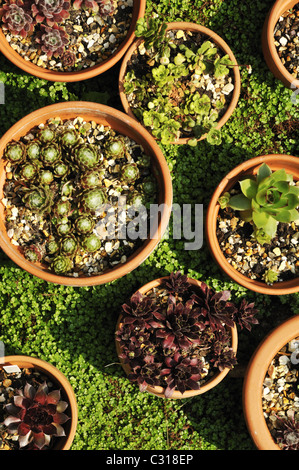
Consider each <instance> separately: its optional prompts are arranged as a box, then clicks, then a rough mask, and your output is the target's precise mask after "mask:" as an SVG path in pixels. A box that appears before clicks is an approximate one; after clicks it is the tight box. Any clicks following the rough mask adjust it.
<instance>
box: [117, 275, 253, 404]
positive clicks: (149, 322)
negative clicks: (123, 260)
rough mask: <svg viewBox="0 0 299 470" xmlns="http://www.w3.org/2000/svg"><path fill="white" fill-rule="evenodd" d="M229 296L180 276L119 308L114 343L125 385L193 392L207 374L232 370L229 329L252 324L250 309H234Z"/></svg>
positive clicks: (250, 306) (245, 305)
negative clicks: (125, 367)
mask: <svg viewBox="0 0 299 470" xmlns="http://www.w3.org/2000/svg"><path fill="white" fill-rule="evenodd" d="M229 297H230V293H229V292H228V291H224V292H219V293H216V292H214V291H213V290H212V289H210V288H209V287H208V286H207V285H206V284H204V283H201V286H200V288H197V287H196V289H195V288H193V286H192V284H190V283H189V282H188V278H187V276H185V275H182V274H181V273H180V272H178V273H171V275H170V276H169V278H166V279H165V280H164V282H163V283H162V284H161V286H159V287H155V288H154V289H152V290H150V291H149V292H147V293H146V294H145V295H142V294H141V293H140V292H137V293H136V294H134V295H133V296H132V297H131V299H130V301H129V302H128V303H125V304H123V306H122V315H121V319H120V325H119V328H118V330H117V332H116V340H117V341H118V343H119V346H120V352H119V358H120V359H121V360H122V361H123V362H124V363H126V364H128V365H129V366H130V370H131V371H130V374H129V379H130V380H131V381H132V382H134V383H137V384H138V385H139V388H140V390H141V391H144V390H146V387H147V386H156V385H159V386H160V387H163V389H164V394H165V397H167V398H170V397H171V396H172V395H173V392H174V390H178V391H180V392H181V393H184V392H185V391H186V390H190V389H191V390H198V389H199V388H200V385H201V383H202V381H203V380H204V379H205V377H206V376H207V374H208V372H207V364H209V366H208V369H212V370H213V371H215V370H216V371H222V370H223V369H225V368H229V369H231V368H232V367H234V365H235V364H236V357H235V353H234V351H233V349H232V345H231V333H230V330H229V328H228V327H230V326H234V324H235V320H237V321H238V324H240V325H241V326H242V327H243V326H245V327H247V328H248V329H250V328H251V323H257V320H256V319H255V318H254V315H255V314H256V313H257V310H256V309H254V304H252V303H250V304H249V303H247V302H246V300H245V299H243V301H242V302H241V305H240V306H239V307H238V306H236V305H235V304H234V303H233V302H230V301H229Z"/></svg>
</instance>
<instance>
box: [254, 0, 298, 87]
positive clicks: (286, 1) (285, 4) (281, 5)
mask: <svg viewBox="0 0 299 470" xmlns="http://www.w3.org/2000/svg"><path fill="white" fill-rule="evenodd" d="M296 3H298V2H297V1H296V0H276V2H275V3H274V5H273V6H272V8H271V10H270V11H269V14H268V15H267V18H266V20H265V23H264V27H263V33H262V36H263V51H264V55H265V58H267V56H268V54H269V55H270V59H268V58H267V60H266V62H267V64H268V66H269V68H270V69H272V68H273V73H274V69H276V74H277V78H280V79H281V80H283V81H284V84H285V85H287V86H289V87H290V86H291V84H293V87H292V89H295V88H299V79H296V78H295V77H293V76H292V75H291V74H290V72H289V71H288V70H287V69H286V67H285V66H284V65H283V63H282V62H281V60H280V57H279V55H278V53H277V50H276V46H275V44H274V28H275V25H276V23H277V21H278V19H279V17H280V16H281V15H282V14H283V13H284V12H285V11H287V10H288V9H289V8H291V7H292V6H294V5H295V4H296ZM271 62H272V64H271ZM270 65H271V66H270Z"/></svg>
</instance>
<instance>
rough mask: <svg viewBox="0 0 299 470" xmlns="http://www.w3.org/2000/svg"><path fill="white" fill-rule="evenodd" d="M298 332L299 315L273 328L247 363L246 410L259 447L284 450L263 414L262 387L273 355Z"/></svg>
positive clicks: (248, 421) (298, 334)
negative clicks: (274, 437)
mask: <svg viewBox="0 0 299 470" xmlns="http://www.w3.org/2000/svg"><path fill="white" fill-rule="evenodd" d="M297 336H299V316H298V315H296V316H295V317H292V318H290V319H288V320H287V321H285V322H284V323H282V324H281V325H280V326H278V327H277V328H275V329H274V330H272V331H271V332H270V333H269V334H268V335H267V336H266V337H265V338H264V339H263V341H262V342H261V343H260V345H259V346H258V347H257V349H256V350H255V352H254V354H253V355H252V357H251V359H250V361H249V364H248V366H247V369H246V372H245V377H244V383H243V411H244V416H245V421H246V424H247V427H248V430H249V432H250V435H251V438H252V439H253V441H254V443H255V445H256V446H257V448H258V449H259V450H280V447H279V446H278V445H277V444H276V442H275V441H274V439H273V438H272V436H271V433H270V431H269V429H268V426H267V423H266V420H265V418H264V415H263V410H262V388H263V382H264V379H265V376H266V373H267V370H268V367H269V365H270V363H271V361H272V359H273V358H274V357H275V356H276V354H277V353H278V352H279V350H280V349H281V348H282V347H283V346H284V345H285V344H287V343H288V342H289V341H291V340H292V339H294V338H296V337H297Z"/></svg>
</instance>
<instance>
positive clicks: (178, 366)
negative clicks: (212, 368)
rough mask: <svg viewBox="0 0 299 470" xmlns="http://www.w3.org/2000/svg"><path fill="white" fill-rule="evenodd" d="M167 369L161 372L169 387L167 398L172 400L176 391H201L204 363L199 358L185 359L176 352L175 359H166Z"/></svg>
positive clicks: (166, 393) (166, 392)
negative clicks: (200, 382)
mask: <svg viewBox="0 0 299 470" xmlns="http://www.w3.org/2000/svg"><path fill="white" fill-rule="evenodd" d="M165 365H166V367H165V368H163V369H162V370H161V376H162V377H164V378H165V381H166V384H167V387H166V389H165V397H166V398H171V397H172V395H173V392H174V390H175V389H176V390H178V391H179V392H181V393H184V392H185V391H186V390H190V389H191V390H199V388H200V384H199V381H200V379H201V378H202V371H203V363H202V361H200V360H199V359H198V358H196V357H195V358H190V357H183V356H181V355H180V353H179V352H176V353H175V354H174V356H173V357H167V358H166V359H165Z"/></svg>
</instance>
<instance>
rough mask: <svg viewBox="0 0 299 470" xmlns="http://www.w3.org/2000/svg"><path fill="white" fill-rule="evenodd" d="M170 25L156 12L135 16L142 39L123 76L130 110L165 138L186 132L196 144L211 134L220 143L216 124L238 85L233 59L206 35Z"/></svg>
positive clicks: (164, 141)
mask: <svg viewBox="0 0 299 470" xmlns="http://www.w3.org/2000/svg"><path fill="white" fill-rule="evenodd" d="M166 26H167V25H166V24H165V23H164V22H163V21H162V22H161V21H160V19H158V18H155V17H151V18H146V19H145V18H140V19H139V20H138V21H137V25H136V31H135V34H136V36H137V37H140V38H142V40H143V42H141V44H140V45H139V47H138V48H137V49H136V52H135V54H133V56H132V58H131V60H130V63H129V64H128V67H127V70H126V75H125V79H124V91H125V94H126V96H127V100H128V102H129V105H130V107H131V110H132V112H133V113H134V114H135V115H136V117H137V119H139V120H141V121H142V122H143V124H144V126H145V127H147V128H148V129H149V130H150V131H151V132H152V134H153V135H154V137H156V138H157V139H158V140H160V141H161V142H162V144H168V143H172V142H175V141H176V140H177V139H178V138H182V137H185V138H188V143H189V144H190V145H196V144H197V140H198V139H199V138H200V137H202V136H203V135H204V134H207V140H208V142H209V143H211V144H213V145H218V144H220V142H221V133H220V130H218V129H216V126H217V123H218V121H219V119H220V117H221V116H222V115H223V113H224V112H225V110H226V108H227V105H228V102H229V100H230V95H231V93H232V91H233V89H234V84H233V81H232V77H231V76H230V72H231V69H232V66H233V65H234V64H233V62H232V61H231V60H230V58H229V56H228V55H225V54H224V53H223V51H221V50H220V49H219V48H218V47H217V46H216V45H215V44H214V43H212V42H211V41H210V40H209V38H208V37H206V36H203V35H198V34H197V33H193V32H191V31H188V32H185V31H182V30H178V31H176V30H173V31H166ZM219 90H220V91H219Z"/></svg>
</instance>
